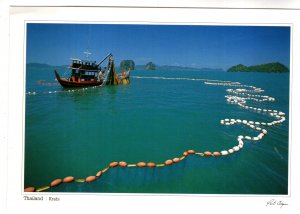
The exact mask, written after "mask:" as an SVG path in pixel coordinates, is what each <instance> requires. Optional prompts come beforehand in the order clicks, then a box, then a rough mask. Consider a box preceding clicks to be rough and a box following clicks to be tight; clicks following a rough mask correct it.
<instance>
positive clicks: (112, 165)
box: [109, 162, 119, 167]
mask: <svg viewBox="0 0 300 214" xmlns="http://www.w3.org/2000/svg"><path fill="white" fill-rule="evenodd" d="M118 165H119V163H118V162H111V163H110V164H109V167H116V166H118Z"/></svg>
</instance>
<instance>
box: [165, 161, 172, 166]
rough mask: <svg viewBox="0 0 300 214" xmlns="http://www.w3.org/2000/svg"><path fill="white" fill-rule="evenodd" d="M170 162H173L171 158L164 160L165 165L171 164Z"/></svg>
mask: <svg viewBox="0 0 300 214" xmlns="http://www.w3.org/2000/svg"><path fill="white" fill-rule="evenodd" d="M172 163H173V161H172V160H166V161H165V164H166V165H171V164H172Z"/></svg>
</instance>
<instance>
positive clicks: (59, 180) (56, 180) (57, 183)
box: [50, 178, 62, 187]
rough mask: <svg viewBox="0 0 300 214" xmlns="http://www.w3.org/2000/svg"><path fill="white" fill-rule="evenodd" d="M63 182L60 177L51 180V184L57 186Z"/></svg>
mask: <svg viewBox="0 0 300 214" xmlns="http://www.w3.org/2000/svg"><path fill="white" fill-rule="evenodd" d="M61 182H62V179H60V178H58V179H55V180H54V181H52V182H51V184H50V186H51V187H55V186H57V185H59V184H60V183H61Z"/></svg>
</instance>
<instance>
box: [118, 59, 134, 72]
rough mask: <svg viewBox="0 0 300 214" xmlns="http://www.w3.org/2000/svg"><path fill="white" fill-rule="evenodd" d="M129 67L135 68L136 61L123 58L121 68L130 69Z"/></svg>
mask: <svg viewBox="0 0 300 214" xmlns="http://www.w3.org/2000/svg"><path fill="white" fill-rule="evenodd" d="M128 68H130V69H131V70H134V69H135V62H134V61H133V60H131V59H127V60H122V61H121V63H120V69H121V70H123V69H125V70H128Z"/></svg>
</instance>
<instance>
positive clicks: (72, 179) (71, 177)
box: [63, 176, 74, 183]
mask: <svg viewBox="0 0 300 214" xmlns="http://www.w3.org/2000/svg"><path fill="white" fill-rule="evenodd" d="M72 181H74V177H73V176H68V177H65V178H64V180H63V182H64V183H69V182H72Z"/></svg>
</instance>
